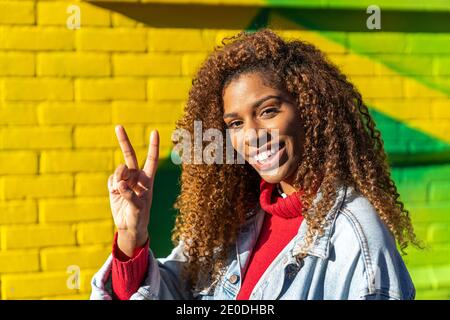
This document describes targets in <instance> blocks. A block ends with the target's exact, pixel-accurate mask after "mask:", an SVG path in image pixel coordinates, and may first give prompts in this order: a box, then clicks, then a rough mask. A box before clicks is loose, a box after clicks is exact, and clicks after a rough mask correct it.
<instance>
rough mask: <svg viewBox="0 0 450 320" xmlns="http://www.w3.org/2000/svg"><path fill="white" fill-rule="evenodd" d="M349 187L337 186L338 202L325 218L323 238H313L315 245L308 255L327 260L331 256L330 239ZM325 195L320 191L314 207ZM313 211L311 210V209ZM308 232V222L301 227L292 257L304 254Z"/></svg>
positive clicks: (340, 184) (339, 184) (313, 244)
mask: <svg viewBox="0 0 450 320" xmlns="http://www.w3.org/2000/svg"><path fill="white" fill-rule="evenodd" d="M348 191H349V190H348V187H347V186H346V185H344V184H342V183H338V184H337V185H336V200H335V202H334V204H333V206H332V207H331V209H330V210H329V211H328V213H327V214H326V216H325V222H324V223H325V226H324V230H323V234H322V235H321V236H315V237H314V238H313V243H312V245H311V247H310V248H309V250H308V251H307V254H309V255H313V256H316V257H319V258H321V259H327V258H328V256H329V254H330V239H331V236H332V231H333V229H334V225H335V223H336V218H337V216H338V211H339V209H340V208H341V207H342V205H343V203H344V201H345V199H346V197H347V193H348ZM322 197H323V194H322V192H321V191H320V190H319V191H318V193H317V195H316V197H315V198H314V200H313V207H314V206H315V204H316V203H317V202H318V201H319V200H320V199H322ZM310 210H311V209H310ZM307 230H308V224H307V222H306V220H304V221H303V223H302V224H301V225H300V228H299V232H298V234H297V236H296V237H295V240H294V244H293V248H292V250H291V253H292V256H296V255H298V254H299V253H301V252H304V248H302V246H303V245H304V241H305V238H306V233H307Z"/></svg>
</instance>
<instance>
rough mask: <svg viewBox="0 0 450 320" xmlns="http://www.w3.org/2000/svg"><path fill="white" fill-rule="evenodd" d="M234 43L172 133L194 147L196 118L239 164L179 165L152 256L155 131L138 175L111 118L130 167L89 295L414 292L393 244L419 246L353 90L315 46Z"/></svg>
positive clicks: (239, 39) (203, 77) (208, 65)
mask: <svg viewBox="0 0 450 320" xmlns="http://www.w3.org/2000/svg"><path fill="white" fill-rule="evenodd" d="M226 39H228V40H231V41H228V42H227V41H226ZM226 39H224V41H222V44H223V45H222V46H218V47H216V48H215V50H214V52H213V53H212V54H211V55H210V56H209V57H208V58H207V59H206V61H205V62H204V63H203V65H202V66H201V68H200V70H199V71H198V73H197V75H196V76H195V78H194V80H193V82H192V88H191V90H190V93H189V98H188V101H187V105H186V109H185V113H184V116H183V118H182V119H181V120H179V121H178V123H177V127H178V128H180V129H184V130H185V132H188V133H190V134H191V137H192V141H191V142H192V143H194V142H193V140H194V139H195V138H194V121H201V124H202V127H203V128H204V129H208V128H215V129H218V130H220V132H222V133H223V136H224V137H225V136H227V137H229V140H230V141H231V144H232V147H233V149H234V150H233V149H232V150H233V152H234V151H236V154H239V155H240V156H242V157H243V158H244V160H245V161H244V162H243V163H233V164H230V163H226V162H225V161H223V163H212V164H207V163H195V162H193V161H190V162H189V161H184V162H183V164H182V175H181V194H180V195H179V197H178V199H177V202H176V204H175V207H176V208H177V209H178V210H179V215H178V216H177V219H176V225H175V229H174V233H173V239H172V240H173V242H174V245H175V248H174V249H173V251H172V253H171V254H170V255H169V256H168V257H167V258H159V259H156V258H155V257H154V256H153V254H152V252H151V250H150V249H149V236H148V233H147V226H148V223H149V215H150V214H149V212H150V207H151V202H152V195H153V178H154V176H155V172H156V165H157V161H158V139H159V138H158V133H157V131H154V132H152V134H151V137H150V148H149V153H148V158H147V161H146V163H145V165H144V166H143V169H142V170H141V169H139V167H138V163H137V160H136V156H135V153H134V151H133V148H132V146H131V143H130V141H129V140H128V138H127V135H126V133H125V130H124V128H123V127H121V126H117V127H116V134H117V136H118V139H119V144H120V146H121V148H122V151H123V154H124V157H125V163H126V164H125V165H121V166H119V167H118V168H117V169H116V171H115V173H114V174H113V175H111V177H110V178H109V182H108V187H109V191H110V200H111V208H112V213H113V217H114V222H115V224H116V226H117V229H118V231H117V233H116V234H115V238H114V244H113V252H112V254H111V255H110V256H109V257H108V259H107V261H106V262H105V264H104V265H103V266H102V267H101V269H100V270H99V271H98V272H97V274H96V275H95V276H94V277H93V279H92V294H91V299H414V297H415V288H414V285H413V283H412V281H411V278H410V276H409V273H408V271H407V269H406V267H405V264H404V262H403V260H402V258H401V255H400V253H399V252H398V251H397V247H396V245H397V244H398V245H399V247H400V249H401V250H404V249H405V248H406V246H407V245H408V243H412V244H414V245H418V241H417V240H416V237H415V234H414V232H413V227H412V225H411V221H410V218H409V215H408V211H407V210H405V209H404V207H403V203H402V202H400V201H399V199H398V198H399V194H398V193H397V189H396V186H395V184H394V182H393V181H392V180H391V178H390V170H389V166H388V164H387V161H386V155H385V152H384V149H383V143H382V140H381V138H380V132H379V131H378V130H377V129H375V124H374V122H373V120H372V119H371V117H370V115H369V112H368V109H367V106H366V105H365V104H364V103H363V101H362V98H361V95H360V94H359V92H358V91H357V89H356V88H355V87H354V86H353V85H352V84H351V83H350V82H349V81H348V80H347V79H346V77H345V76H344V75H343V74H342V73H341V72H340V71H339V70H338V68H336V66H334V65H333V64H332V63H330V62H329V61H328V60H327V59H326V58H325V57H324V55H323V53H322V52H320V51H319V50H317V49H316V48H315V47H314V46H313V45H311V44H307V43H304V42H302V41H299V40H295V41H285V40H284V39H282V38H281V37H279V36H278V35H277V34H276V33H274V32H273V31H271V30H269V29H262V30H259V31H257V32H253V33H248V32H240V33H239V34H238V35H236V36H235V37H232V38H226ZM270 130H272V131H270ZM251 132H253V133H256V134H250V133H251ZM267 132H269V134H268V138H267V141H266V143H264V145H262V144H261V143H259V144H257V145H255V143H254V142H255V141H256V140H258V139H260V138H261V139H262V138H263V137H262V134H263V133H267ZM270 132H273V134H270ZM275 133H276V134H275ZM266 137H267V136H266ZM206 145H207V143H206V142H204V141H203V143H202V144H201V146H200V148H204V147H205V146H206ZM197 147H198V146H197ZM263 147H264V148H265V149H264V148H263ZM223 150H224V152H223V154H222V155H224V154H225V153H226V144H225V143H224V144H223ZM242 150H243V151H242ZM263 150H268V152H263ZM197 151H198V150H197ZM194 152H196V150H194V151H192V152H186V151H184V154H183V158H184V159H190V158H191V156H192V154H193V153H194ZM219 158H220V157H219ZM156 194H157V190H156ZM396 241H397V242H396Z"/></svg>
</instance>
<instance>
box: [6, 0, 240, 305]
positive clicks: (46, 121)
mask: <svg viewBox="0 0 450 320" xmlns="http://www.w3.org/2000/svg"><path fill="white" fill-rule="evenodd" d="M72 4H76V5H78V6H79V7H80V10H81V11H80V12H81V28H80V29H76V30H71V29H69V28H68V27H67V26H66V21H67V19H68V17H69V15H70V14H69V13H67V8H68V6H69V5H72ZM247 22H248V21H247V20H246V21H243V22H239V23H240V24H239V25H237V28H236V29H233V30H223V29H221V30H218V29H214V30H213V29H211V30H206V29H205V30H202V29H198V28H184V29H174V28H153V27H151V26H148V25H145V24H144V23H141V22H138V21H135V20H134V19H133V18H130V17H128V16H127V15H125V14H121V13H120V12H116V11H114V10H110V9H107V8H102V7H100V6H97V5H95V4H91V3H86V2H82V1H78V0H72V1H65V0H61V1H40V0H35V1H31V0H30V1H27V0H25V1H19V0H17V1H15V0H0V288H1V290H0V299H41V298H43V299H86V298H88V296H89V292H90V285H89V281H90V278H91V277H92V275H93V273H94V272H95V271H96V270H98V268H99V266H100V265H101V264H102V262H103V261H104V260H105V259H106V257H107V255H108V254H109V253H110V249H111V242H112V237H113V233H114V225H113V222H112V218H111V213H110V208H109V201H108V193H107V188H106V181H107V178H108V176H109V175H110V174H111V173H112V172H113V170H114V168H115V167H116V166H117V165H118V164H119V163H121V162H122V161H123V159H122V154H121V152H120V149H119V148H118V145H117V142H116V137H115V134H114V130H113V128H114V125H115V124H117V123H121V124H123V125H125V127H126V129H127V132H128V134H129V136H130V139H131V141H132V143H133V146H134V147H135V149H136V152H137V154H138V157H139V158H140V159H141V160H142V159H144V157H145V154H146V150H147V142H148V136H149V133H150V131H151V130H152V129H154V128H158V129H159V131H160V134H161V155H162V158H167V156H168V154H169V147H170V136H171V131H172V129H173V126H174V122H175V120H176V119H177V118H178V117H179V116H180V114H181V112H182V108H183V103H184V100H185V99H186V97H187V92H188V90H189V87H190V84H191V78H192V75H193V74H194V73H195V71H196V69H197V67H198V65H199V63H200V62H201V61H202V60H203V59H204V58H205V57H206V55H207V53H208V52H209V51H211V50H212V48H213V46H214V44H216V43H218V41H219V40H220V39H222V37H223V36H224V35H225V34H233V33H235V32H237V31H239V30H240V29H241V28H244V26H245V24H247ZM71 266H77V268H79V270H80V274H79V277H78V280H79V282H78V284H79V285H78V288H69V287H68V285H67V282H68V281H69V280H70V277H71V276H72V275H73V273H71V271H70V270H71V269H70V268H71Z"/></svg>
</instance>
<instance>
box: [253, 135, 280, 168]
mask: <svg viewBox="0 0 450 320" xmlns="http://www.w3.org/2000/svg"><path fill="white" fill-rule="evenodd" d="M285 152H286V146H285V144H284V142H280V145H279V148H270V149H269V150H266V151H264V152H260V153H257V154H255V155H254V156H253V157H252V160H253V162H254V165H255V166H256V167H257V168H258V170H260V171H266V170H271V169H274V168H276V167H278V165H279V163H280V159H281V157H282V156H283V155H284V153H285Z"/></svg>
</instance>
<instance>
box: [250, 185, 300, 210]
mask: <svg viewBox="0 0 450 320" xmlns="http://www.w3.org/2000/svg"><path fill="white" fill-rule="evenodd" d="M301 195H302V191H301V190H300V191H297V192H294V193H292V194H290V195H288V196H287V197H286V198H282V197H281V196H279V195H278V191H277V185H276V184H273V183H269V182H267V181H265V180H264V179H261V182H260V196H259V203H260V205H261V207H262V208H263V209H264V211H266V212H267V213H269V214H272V215H277V216H280V217H283V218H285V219H291V218H295V217H298V216H301V214H302V209H303V206H302V202H301Z"/></svg>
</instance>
